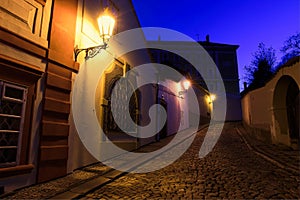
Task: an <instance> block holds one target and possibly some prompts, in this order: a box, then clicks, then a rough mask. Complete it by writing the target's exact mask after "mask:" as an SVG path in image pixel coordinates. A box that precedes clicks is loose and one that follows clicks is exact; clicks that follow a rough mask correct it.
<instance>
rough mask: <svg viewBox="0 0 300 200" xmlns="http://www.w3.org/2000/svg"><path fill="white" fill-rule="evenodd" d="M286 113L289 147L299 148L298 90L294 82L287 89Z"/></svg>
mask: <svg viewBox="0 0 300 200" xmlns="http://www.w3.org/2000/svg"><path fill="white" fill-rule="evenodd" d="M286 111H287V118H288V126H289V135H290V139H291V145H292V146H298V147H299V146H300V142H299V88H298V85H297V84H296V83H295V81H291V83H290V84H289V86H288V89H287V95H286Z"/></svg>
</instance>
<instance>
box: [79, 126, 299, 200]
mask: <svg viewBox="0 0 300 200" xmlns="http://www.w3.org/2000/svg"><path fill="white" fill-rule="evenodd" d="M234 126H235V124H227V125H226V126H225V128H224V130H223V133H222V135H221V137H220V139H219V141H218V143H217V144H216V146H215V148H214V149H213V151H212V152H211V153H210V154H208V155H207V156H206V157H205V158H203V159H199V158H198V152H199V149H200V146H201V143H202V141H203V138H204V136H205V131H200V132H199V133H198V134H197V137H196V139H195V141H194V143H193V144H192V146H191V148H189V150H188V151H187V152H186V153H185V154H184V155H183V156H182V157H181V158H180V159H178V160H177V161H176V162H175V163H173V164H172V165H169V166H168V167H165V168H163V169H161V170H158V171H155V172H151V173H146V174H130V173H129V174H127V175H125V176H122V177H120V178H119V179H117V180H116V181H114V182H112V183H110V184H107V185H105V186H104V187H102V188H100V189H98V190H96V191H93V192H91V193H90V194H87V195H86V197H85V198H100V199H102V198H103V199H119V198H123V199H145V198H153V199H179V198H183V199H203V198H209V199H211V198H230V199H253V198H263V199H282V198H284V199H298V198H300V192H299V191H300V186H299V185H300V177H299V174H294V173H290V172H287V171H286V170H283V169H281V168H278V167H277V166H274V165H273V164H272V163H270V162H268V161H266V160H265V159H263V158H261V157H260V156H258V155H257V154H255V153H254V152H253V151H251V150H249V148H248V147H247V146H246V145H245V143H244V142H243V140H241V138H240V136H239V135H238V134H237V132H236V130H235V129H234ZM164 157H165V159H167V157H168V153H167V154H165V155H162V157H160V158H159V159H162V161H163V160H164ZM149 167H151V166H149Z"/></svg>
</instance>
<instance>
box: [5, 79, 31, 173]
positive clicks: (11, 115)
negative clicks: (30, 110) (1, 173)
mask: <svg viewBox="0 0 300 200" xmlns="http://www.w3.org/2000/svg"><path fill="white" fill-rule="evenodd" d="M26 97H27V89H26V88H25V87H20V86H17V85H14V84H10V83H6V82H3V81H0V167H1V168H3V167H11V166H15V165H18V164H19V162H20V149H21V147H20V146H21V137H22V132H23V125H24V113H25V105H26Z"/></svg>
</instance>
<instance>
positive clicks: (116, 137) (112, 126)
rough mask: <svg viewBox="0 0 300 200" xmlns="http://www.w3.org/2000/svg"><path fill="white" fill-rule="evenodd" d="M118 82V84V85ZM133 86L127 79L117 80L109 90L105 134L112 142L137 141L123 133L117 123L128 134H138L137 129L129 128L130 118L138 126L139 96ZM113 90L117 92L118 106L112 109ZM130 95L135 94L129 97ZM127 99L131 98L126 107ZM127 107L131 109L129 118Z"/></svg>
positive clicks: (104, 123)
mask: <svg viewBox="0 0 300 200" xmlns="http://www.w3.org/2000/svg"><path fill="white" fill-rule="evenodd" d="M117 82H118V84H116V83H117ZM132 88H133V87H132V85H131V83H130V81H129V80H127V79H123V78H120V79H117V80H114V81H113V82H112V84H111V85H110V87H109V88H108V91H109V96H108V99H107V100H108V105H107V107H106V110H105V115H104V119H103V120H104V122H103V125H104V127H103V128H104V133H105V134H106V136H107V137H108V138H109V139H110V140H111V141H127V140H136V139H137V137H132V136H130V135H128V134H126V133H125V132H123V131H122V130H121V129H120V128H119V126H118V125H117V123H116V121H118V122H119V123H120V124H121V125H122V127H125V129H126V132H127V133H128V132H131V133H136V134H137V129H136V127H129V126H127V124H128V123H127V122H128V120H129V119H128V117H131V119H132V120H133V121H134V122H135V123H136V124H137V123H138V118H137V110H138V99H137V94H136V92H135V91H133V89H132ZM113 90H115V93H116V95H115V97H116V98H115V99H114V101H116V102H118V104H117V105H116V106H113V107H112V105H111V104H112V101H111V95H112V92H113ZM128 94H133V95H132V96H129V95H128ZM127 98H130V100H129V105H126V103H125V102H126V101H127ZM127 107H129V109H128V110H129V114H130V115H129V116H128V115H127V113H126V112H127ZM112 112H114V113H116V114H117V115H116V116H115V117H116V119H115V118H114V117H113V114H112Z"/></svg>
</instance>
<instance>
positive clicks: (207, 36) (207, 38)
mask: <svg viewBox="0 0 300 200" xmlns="http://www.w3.org/2000/svg"><path fill="white" fill-rule="evenodd" d="M205 38H206V42H209V34H207V35H206V37H205Z"/></svg>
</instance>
